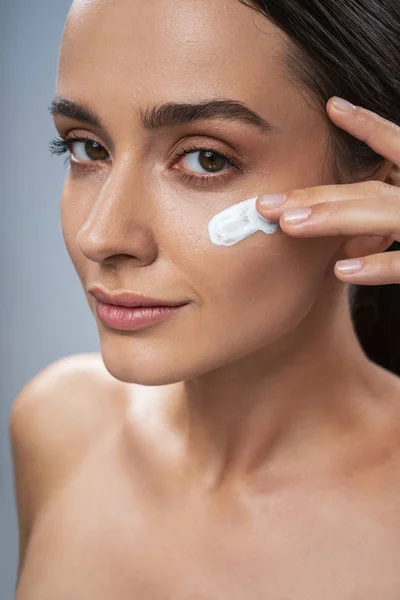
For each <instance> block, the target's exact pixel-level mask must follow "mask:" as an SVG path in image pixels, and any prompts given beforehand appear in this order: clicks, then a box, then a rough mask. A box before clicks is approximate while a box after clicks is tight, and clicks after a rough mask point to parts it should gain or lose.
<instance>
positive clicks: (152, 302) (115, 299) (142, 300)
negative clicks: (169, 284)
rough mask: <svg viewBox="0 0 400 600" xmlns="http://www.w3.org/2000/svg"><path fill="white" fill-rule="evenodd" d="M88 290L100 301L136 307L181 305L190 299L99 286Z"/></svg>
mask: <svg viewBox="0 0 400 600" xmlns="http://www.w3.org/2000/svg"><path fill="white" fill-rule="evenodd" d="M88 292H89V293H90V294H92V296H94V297H95V298H96V300H98V301H99V302H102V303H103V304H112V305H114V306H125V307H127V308H134V307H135V308H136V307H154V306H156V307H165V306H167V307H173V308H174V307H179V306H183V305H185V304H188V303H189V302H190V300H188V299H185V300H171V299H165V298H153V297H150V296H145V295H143V294H139V293H136V292H132V291H125V290H124V291H121V292H113V293H109V292H106V290H104V289H103V288H101V287H99V286H93V287H91V288H90V289H89V290H88Z"/></svg>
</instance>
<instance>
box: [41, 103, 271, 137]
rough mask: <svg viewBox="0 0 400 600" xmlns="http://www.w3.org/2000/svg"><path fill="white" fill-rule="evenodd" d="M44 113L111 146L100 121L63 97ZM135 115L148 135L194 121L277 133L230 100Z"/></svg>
mask: <svg viewBox="0 0 400 600" xmlns="http://www.w3.org/2000/svg"><path fill="white" fill-rule="evenodd" d="M48 110H49V111H50V113H51V114H52V115H53V117H54V116H56V115H63V116H64V117H68V118H70V119H75V120H77V121H81V122H82V123H87V124H89V125H93V126H94V127H97V128H98V129H100V130H101V131H102V132H103V133H104V134H105V137H107V138H108V142H111V140H110V139H109V137H110V136H108V135H107V132H106V128H105V127H104V125H103V123H102V121H101V118H100V117H99V115H98V114H97V113H96V112H95V111H93V110H92V109H91V108H90V106H88V105H86V104H82V103H78V102H74V101H73V100H70V99H68V98H65V97H64V96H56V97H55V98H54V99H53V101H52V102H51V104H50V106H49V108H48ZM138 114H139V121H140V124H141V126H142V127H143V128H144V129H146V130H149V131H152V130H155V129H159V128H161V127H174V126H177V125H184V124H186V123H193V122H194V121H200V120H201V121H203V120H215V119H226V120H229V121H236V122H238V121H239V122H242V123H246V124H247V125H252V126H254V127H256V128H257V129H258V130H259V131H260V132H261V133H262V134H264V135H265V134H270V133H274V132H278V131H281V129H280V128H279V127H277V126H276V125H273V124H272V123H269V122H268V121H267V120H266V119H264V118H263V117H261V116H260V115H259V114H257V113H256V112H254V111H253V110H251V109H250V108H249V107H248V106H246V105H245V104H243V103H242V102H239V101H237V100H230V99H228V100H219V99H211V100H206V101H204V102H200V103H195V104H186V103H177V102H168V103H166V104H162V105H161V106H153V107H152V108H148V109H140V110H139V111H138ZM110 145H111V144H110Z"/></svg>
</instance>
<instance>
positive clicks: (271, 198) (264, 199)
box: [258, 194, 286, 208]
mask: <svg viewBox="0 0 400 600" xmlns="http://www.w3.org/2000/svg"><path fill="white" fill-rule="evenodd" d="M258 200H259V201H260V204H261V206H263V207H264V208H275V207H276V206H280V205H281V204H283V203H284V202H285V200H286V194H263V195H262V196H259V197H258Z"/></svg>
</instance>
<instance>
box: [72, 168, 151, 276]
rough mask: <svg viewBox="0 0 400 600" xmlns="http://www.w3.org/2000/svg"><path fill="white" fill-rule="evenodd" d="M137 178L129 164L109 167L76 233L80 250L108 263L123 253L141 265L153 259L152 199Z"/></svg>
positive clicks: (119, 257) (94, 259)
mask: <svg viewBox="0 0 400 600" xmlns="http://www.w3.org/2000/svg"><path fill="white" fill-rule="evenodd" d="M141 179H143V178H141V177H140V175H139V176H138V175H137V174H135V172H134V170H133V169H132V164H130V165H126V164H125V165H124V166H123V167H121V168H118V167H117V166H114V167H113V170H112V172H111V174H110V175H109V177H108V179H107V181H106V183H105V184H104V186H103V187H102V188H101V190H100V192H99V193H98V195H97V196H96V199H95V201H94V203H93V204H92V206H91V209H90V212H89V214H88V216H87V218H86V221H85V222H84V224H83V225H82V227H81V228H80V229H79V231H78V233H77V236H76V243H77V245H78V247H79V249H80V251H81V252H82V254H84V255H85V256H86V257H87V258H88V259H90V260H92V261H95V262H98V263H101V262H104V261H107V262H108V263H110V262H112V261H113V260H114V261H116V260H120V259H121V258H122V257H123V258H124V259H127V258H132V259H134V260H135V261H136V262H138V261H139V262H140V263H141V264H144V265H146V264H149V263H152V262H154V260H155V258H156V256H157V245H156V241H155V238H154V235H153V230H152V227H151V223H152V222H153V217H154V202H152V201H151V190H149V189H146V191H144V190H143V186H142V185H141V184H140V181H141Z"/></svg>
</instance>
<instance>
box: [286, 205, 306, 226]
mask: <svg viewBox="0 0 400 600" xmlns="http://www.w3.org/2000/svg"><path fill="white" fill-rule="evenodd" d="M310 215H311V208H295V209H294V210H287V211H285V212H284V213H283V218H284V219H285V221H286V222H287V223H297V222H298V221H305V220H306V219H307V218H308V217H309V216H310Z"/></svg>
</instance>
